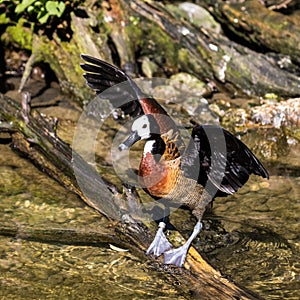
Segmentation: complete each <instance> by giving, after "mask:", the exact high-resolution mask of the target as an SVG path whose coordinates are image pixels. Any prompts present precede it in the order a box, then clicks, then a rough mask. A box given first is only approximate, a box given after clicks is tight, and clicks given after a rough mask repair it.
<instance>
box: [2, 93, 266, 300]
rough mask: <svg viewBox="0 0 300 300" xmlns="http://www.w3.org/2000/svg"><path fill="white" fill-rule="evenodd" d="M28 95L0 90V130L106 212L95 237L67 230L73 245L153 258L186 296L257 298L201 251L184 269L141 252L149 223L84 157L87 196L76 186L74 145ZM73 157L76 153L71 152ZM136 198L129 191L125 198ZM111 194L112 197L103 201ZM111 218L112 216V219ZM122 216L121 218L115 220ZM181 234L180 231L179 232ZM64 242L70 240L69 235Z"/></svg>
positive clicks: (60, 235) (46, 233)
mask: <svg viewBox="0 0 300 300" xmlns="http://www.w3.org/2000/svg"><path fill="white" fill-rule="evenodd" d="M29 104H30V101H29V99H28V95H27V96H26V95H25V96H23V101H22V107H21V106H20V105H18V104H17V103H16V102H14V101H13V100H12V99H10V98H8V97H6V96H4V95H2V94H0V132H8V133H10V134H11V137H12V147H13V148H14V149H16V150H18V151H21V152H22V153H23V154H25V155H26V156H27V157H28V158H29V159H30V160H32V162H33V163H34V164H35V165H36V166H38V167H39V168H40V169H42V170H43V171H44V172H46V173H47V174H49V176H51V177H52V178H54V179H55V180H57V181H58V182H59V183H60V184H62V185H63V186H64V187H66V188H67V189H69V190H71V191H73V192H74V193H76V194H77V195H78V196H79V197H80V198H81V199H82V200H83V201H84V202H85V203H86V204H88V205H89V206H91V207H93V208H94V209H96V210H97V211H99V212H100V213H102V214H103V215H105V216H108V217H107V218H108V222H107V227H106V228H101V231H100V232H98V233H97V236H98V238H97V239H96V240H95V239H94V238H93V237H92V235H93V234H92V235H91V234H88V235H85V234H83V233H78V232H70V231H68V232H67V233H68V234H71V236H72V235H73V237H74V244H78V243H92V244H93V243H94V244H95V245H98V244H99V242H100V243H101V241H102V242H113V243H114V244H117V245H119V246H121V247H126V248H128V249H130V250H131V251H132V253H134V254H135V255H137V256H138V257H140V258H141V259H143V260H148V261H150V262H152V265H155V266H156V267H157V268H159V269H160V270H161V272H162V276H164V277H165V278H166V279H167V280H170V282H172V283H174V285H175V286H176V287H177V288H178V289H180V291H181V292H182V293H184V295H185V296H186V298H187V299H261V298H260V297H259V296H258V295H255V294H254V293H252V292H250V291H247V290H246V289H244V288H242V287H239V286H237V285H235V284H234V283H233V282H231V281H229V280H228V279H226V278H225V277H223V275H222V274H221V273H220V272H219V271H217V270H215V269H214V268H213V267H212V266H210V265H209V264H208V263H207V262H206V261H205V260H204V259H203V258H202V257H201V255H200V254H199V253H198V252H197V251H196V250H195V249H194V248H193V247H191V249H190V251H189V254H188V257H187V261H186V263H185V265H184V266H185V268H176V267H173V266H165V265H163V263H162V260H161V258H159V259H154V257H152V256H149V257H148V256H146V255H145V254H144V252H145V250H146V248H147V247H148V245H149V244H150V241H151V240H152V239H153V235H154V232H153V231H152V230H151V229H150V228H153V225H154V224H152V223H150V224H143V223H142V222H138V221H136V220H135V219H134V218H133V217H132V216H131V215H130V212H129V211H128V210H126V209H124V208H122V209H120V207H118V203H120V198H122V195H121V194H120V193H119V192H118V191H117V188H116V187H115V186H113V185H112V184H111V183H109V182H107V181H106V180H104V179H103V178H101V177H100V176H99V174H98V173H97V172H96V171H95V169H94V168H93V167H91V166H90V165H88V164H87V163H86V162H85V161H84V160H80V158H79V161H80V164H77V168H79V169H80V170H77V171H80V172H81V175H82V176H83V177H84V178H85V180H86V182H87V183H92V184H87V188H88V189H90V192H91V193H90V194H89V195H94V196H95V197H91V198H89V197H87V196H86V195H85V194H84V193H82V191H81V190H80V188H79V186H78V184H77V181H76V178H75V176H74V170H73V165H72V149H71V148H70V147H69V146H68V145H67V144H66V143H64V142H63V141H62V140H61V139H59V138H58V137H57V136H56V134H55V129H54V128H55V126H54V125H53V123H51V122H49V120H46V119H45V118H44V117H43V116H41V115H40V114H39V113H38V112H37V111H33V112H31V111H30V107H29ZM73 157H74V153H73ZM130 197H136V196H135V195H134V194H133V193H130V192H128V193H127V194H126V195H125V198H126V199H127V200H129V198H130ZM108 198H109V200H110V201H107V200H108ZM112 217H114V218H112ZM118 220H120V221H118ZM0 227H1V229H0V234H2V235H6V236H13V237H16V238H24V239H25V238H26V239H32V240H39V241H45V242H47V241H48V242H49V241H52V242H53V241H57V242H60V243H64V240H65V238H64V237H65V236H66V232H65V231H64V230H62V229H53V230H52V231H51V230H49V229H46V228H32V227H29V226H28V227H24V226H22V228H18V226H16V225H15V224H13V223H11V224H7V223H5V224H0ZM178 234H179V233H178ZM65 242H66V243H70V242H72V238H71V241H70V239H68V240H65Z"/></svg>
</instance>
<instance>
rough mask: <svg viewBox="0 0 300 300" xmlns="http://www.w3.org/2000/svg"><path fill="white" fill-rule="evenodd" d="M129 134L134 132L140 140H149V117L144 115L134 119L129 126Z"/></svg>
mask: <svg viewBox="0 0 300 300" xmlns="http://www.w3.org/2000/svg"><path fill="white" fill-rule="evenodd" d="M131 132H136V133H137V135H138V136H139V137H140V139H141V140H145V139H148V138H150V136H151V124H150V120H149V117H148V116H147V115H144V116H142V117H140V118H138V119H136V120H135V121H134V122H133V124H132V126H131Z"/></svg>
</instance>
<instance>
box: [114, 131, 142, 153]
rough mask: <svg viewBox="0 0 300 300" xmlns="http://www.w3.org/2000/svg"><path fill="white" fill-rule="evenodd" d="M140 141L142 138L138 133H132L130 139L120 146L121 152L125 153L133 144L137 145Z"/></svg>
mask: <svg viewBox="0 0 300 300" xmlns="http://www.w3.org/2000/svg"><path fill="white" fill-rule="evenodd" d="M140 139H141V137H140V136H139V135H138V133H137V131H133V132H131V133H130V135H129V136H128V138H127V139H126V140H125V141H124V142H123V143H122V144H120V145H119V150H120V151H123V150H126V149H129V148H130V147H131V146H132V145H133V144H135V143H136V142H137V141H139V140H140Z"/></svg>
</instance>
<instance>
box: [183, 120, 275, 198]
mask: <svg viewBox="0 0 300 300" xmlns="http://www.w3.org/2000/svg"><path fill="white" fill-rule="evenodd" d="M182 170H183V171H184V174H185V176H187V177H189V178H193V179H195V180H197V181H198V183H200V184H201V185H202V186H204V187H205V188H206V189H207V191H208V192H209V193H210V194H211V196H212V197H216V196H226V195H229V194H233V193H235V192H236V191H237V190H238V189H239V188H241V187H242V186H243V185H244V184H245V183H246V182H247V180H248V179H249V176H250V175H251V174H255V175H259V176H262V177H263V178H269V174H268V172H267V171H266V169H265V168H264V167H263V165H262V164H261V162H260V161H259V160H258V158H257V157H256V156H255V155H254V154H253V153H252V152H251V150H250V149H249V148H248V147H247V146H246V145H245V144H244V143H243V142H242V141H240V140H239V139H238V138H236V137H235V136H234V135H232V134H231V133H230V132H228V131H227V130H225V129H223V128H221V127H219V126H212V125H198V126H196V127H194V129H193V132H192V139H191V141H190V143H189V145H188V147H187V149H186V151H185V153H184V155H183V158H182Z"/></svg>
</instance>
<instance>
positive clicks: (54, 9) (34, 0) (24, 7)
mask: <svg viewBox="0 0 300 300" xmlns="http://www.w3.org/2000/svg"><path fill="white" fill-rule="evenodd" d="M65 8H66V5H65V3H64V2H63V1H47V0H40V1H39V0H22V1H20V3H19V4H18V5H17V6H16V8H15V13H17V14H22V13H25V12H27V13H28V14H29V15H30V16H33V17H36V19H37V20H38V22H39V23H41V24H45V23H46V22H47V21H48V18H49V17H50V16H57V17H59V18H60V17H61V16H62V14H63V13H64V11H65Z"/></svg>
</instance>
